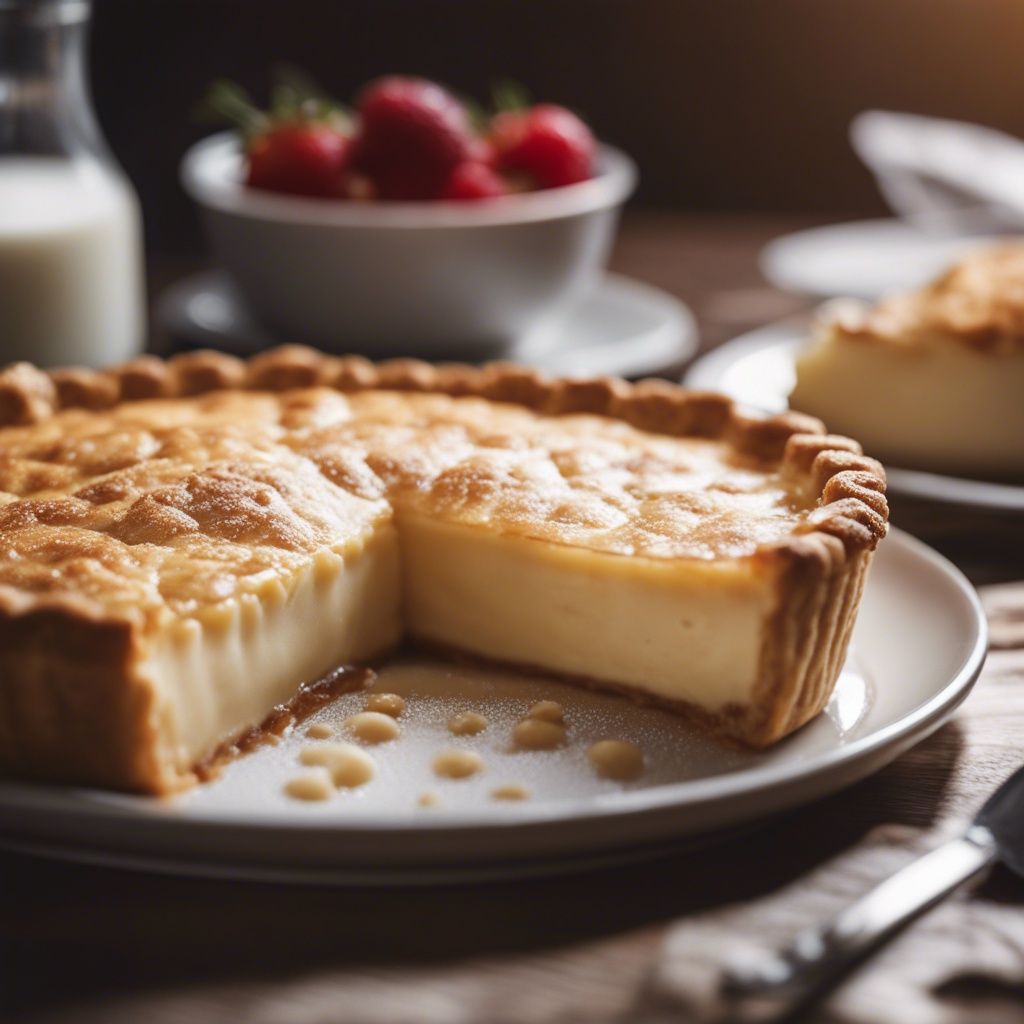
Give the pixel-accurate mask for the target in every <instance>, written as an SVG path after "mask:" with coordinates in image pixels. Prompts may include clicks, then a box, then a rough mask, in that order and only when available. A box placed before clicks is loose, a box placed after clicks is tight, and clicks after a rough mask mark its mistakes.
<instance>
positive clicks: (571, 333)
mask: <svg viewBox="0 0 1024 1024" xmlns="http://www.w3.org/2000/svg"><path fill="white" fill-rule="evenodd" d="M157 317H158V320H159V322H160V325H161V327H162V328H163V329H164V330H165V331H166V332H167V333H168V335H169V336H170V337H171V338H173V339H175V340H183V341H186V342H187V343H188V344H190V345H197V346H203V347H207V348H221V349H227V350H228V351H230V352H235V353H237V354H239V355H247V354H250V353H252V352H257V351H259V350H260V349H264V348H269V347H270V346H272V345H276V344H280V343H281V341H282V340H284V339H281V338H275V337H274V336H273V335H272V334H271V333H270V332H269V331H267V330H266V329H265V328H264V327H263V326H262V325H260V324H259V323H257V322H256V320H255V319H254V318H253V316H252V314H251V313H250V312H249V311H248V310H247V309H246V308H245V305H244V303H243V302H242V300H241V298H240V297H239V295H238V294H237V292H236V291H235V289H234V288H233V287H232V285H231V283H230V282H229V281H228V280H227V278H226V277H225V276H224V274H222V273H220V272H219V271H208V272H206V273H202V274H197V275H195V276H193V277H189V278H186V279H185V280H184V281H181V282H179V283H178V284H176V285H174V286H173V287H171V288H170V289H169V290H168V291H167V292H166V293H165V294H164V295H163V296H162V298H161V300H160V302H159V305H158V309H157ZM696 348H697V326H696V323H695V321H694V319H693V315H692V314H691V313H690V310H689V309H688V308H687V307H686V306H685V305H683V303H681V302H680V301H679V300H678V299H676V298H674V297H673V296H671V295H669V294H668V293H667V292H663V291H661V290H660V289H658V288H654V287H652V286H651V285H646V284H642V283H641V282H639V281H634V280H632V279H630V278H628V277H623V276H621V275H619V274H606V275H604V277H603V278H602V279H601V282H600V285H599V287H597V288H595V289H594V290H593V291H592V292H590V293H589V294H588V295H587V296H586V297H585V298H584V299H582V300H581V301H579V302H578V303H577V304H576V305H575V306H574V307H573V308H572V309H570V311H569V313H568V314H567V315H565V316H564V317H563V318H561V319H560V320H559V321H557V322H556V323H554V324H552V325H550V326H549V327H546V328H544V329H543V330H542V331H540V332H539V333H536V334H534V335H533V336H531V337H528V338H524V339H523V340H522V341H521V342H519V344H518V345H516V346H515V347H514V348H513V349H511V350H510V351H509V352H508V353H507V354H506V356H505V358H509V359H515V360H517V361H518V362H521V363H526V364H528V365H530V366H536V367H538V368H540V369H543V370H547V371H548V372H550V373H557V374H562V375H565V374H583V375H590V374H609V375H612V376H618V377H641V376H644V375H646V374H652V373H658V372H660V371H662V370H665V369H667V368H670V367H674V366H681V365H682V364H683V363H684V362H685V361H686V360H687V359H689V358H690V356H692V355H693V353H694V351H695V350H696Z"/></svg>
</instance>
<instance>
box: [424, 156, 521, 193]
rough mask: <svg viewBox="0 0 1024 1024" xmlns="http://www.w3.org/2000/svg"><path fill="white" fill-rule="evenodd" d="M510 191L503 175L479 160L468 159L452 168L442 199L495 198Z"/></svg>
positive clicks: (443, 189) (442, 191)
mask: <svg viewBox="0 0 1024 1024" xmlns="http://www.w3.org/2000/svg"><path fill="white" fill-rule="evenodd" d="M506 192H508V188H507V187H506V185H505V182H504V181H503V180H502V178H501V175H499V174H497V173H495V171H494V170H493V169H492V168H491V167H489V166H488V165H487V164H486V163H483V162H481V161H479V160H466V161H465V162H464V163H461V164H456V165H455V167H454V168H452V172H451V174H449V175H448V180H447V182H445V185H444V188H442V189H441V195H440V198H441V199H459V200H462V199H493V198H494V197H495V196H503V195H505V193H506Z"/></svg>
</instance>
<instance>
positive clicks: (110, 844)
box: [0, 531, 986, 884]
mask: <svg viewBox="0 0 1024 1024" xmlns="http://www.w3.org/2000/svg"><path fill="white" fill-rule="evenodd" d="M985 648H986V631H985V620H984V617H983V615H982V612H981V608H980V606H979V604H978V600H977V597H976V596H975V594H974V591H973V590H972V589H971V587H970V585H969V584H968V583H967V581H966V580H965V579H964V578H963V576H962V575H961V574H960V573H959V572H958V571H957V570H956V569H955V568H954V567H953V566H952V565H951V564H950V563H949V562H947V561H946V560H945V559H943V558H942V557H941V556H939V555H937V554H936V553H935V552H933V551H932V550H931V549H929V548H927V547H926V546H925V545H923V544H922V543H920V542H919V541H916V540H914V539H913V538H911V537H909V536H908V535H906V534H902V533H900V532H899V531H894V532H893V533H892V534H891V536H890V537H889V538H888V539H887V540H886V541H885V542H884V543H883V544H882V546H881V547H880V549H879V552H878V556H877V559H876V561H875V565H874V567H873V569H872V573H871V577H870V579H869V582H868V587H867V591H866V593H865V595H864V603H863V607H862V610H861V615H860V619H859V621H858V623H857V628H856V632H855V636H854V645H853V649H852V652H851V656H850V659H849V660H848V663H847V665H846V668H845V670H844V673H843V677H842V679H841V681H840V684H839V686H838V688H837V691H836V694H835V697H834V698H833V700H832V702H831V704H830V705H829V707H828V710H827V712H826V713H824V714H822V715H821V716H819V718H818V719H817V720H816V721H814V722H812V723H811V724H810V725H808V726H807V727H805V728H804V729H802V730H801V731H800V732H799V733H797V734H796V735H795V736H792V737H790V738H789V739H788V740H786V741H785V742H783V743H781V744H779V745H778V746H776V747H775V748H774V749H772V750H771V751H769V752H766V753H763V754H748V753H741V752H737V751H730V750H725V749H723V748H721V747H718V746H716V745H715V744H713V743H711V742H709V741H708V740H706V739H705V738H703V737H701V736H699V735H698V734H696V733H695V732H694V731H693V730H691V729H690V728H689V727H687V726H686V725H685V724H684V723H683V722H681V721H680V720H679V719H678V718H677V717H676V716H673V715H671V714H669V713H667V712H664V711H659V710H654V709H645V708H638V707H636V706H634V705H633V704H631V703H629V702H627V701H624V700H621V699H619V698H616V697H612V696H605V695H598V694H592V693H589V692H585V691H580V690H574V689H570V688H568V687H566V686H562V685H561V684H557V683H553V682H551V681H549V680H544V679H541V678H539V677H529V676H520V675H513V674H509V673H493V672H490V673H482V672H478V671H475V670H468V669H463V668H454V667H452V666H448V665H445V664H443V663H439V662H433V663H425V662H418V663H408V662H406V663H398V664H396V665H395V666H394V667H393V668H391V669H389V670H385V671H384V672H382V673H381V676H380V677H379V679H378V681H377V683H376V684H375V685H376V688H377V689H382V690H384V689H388V690H396V691H398V692H402V693H404V694H405V695H406V700H407V703H408V707H407V710H406V714H405V715H404V716H403V718H402V719H401V720H400V721H401V722H402V723H403V728H404V733H403V735H402V736H401V738H399V739H398V740H397V741H394V742H393V743H391V744H389V745H387V746H384V747H377V748H374V756H375V757H376V760H377V762H378V765H379V775H378V777H377V778H376V779H375V780H374V781H373V782H372V783H370V784H369V785H368V786H366V787H364V788H363V789H360V790H355V791H350V792H346V793H342V794H339V795H337V796H335V797H333V798H332V799H330V800H329V801H327V802H325V803H320V804H313V803H309V804H307V803H299V802H296V801H294V800H292V799H290V798H288V797H286V796H285V795H284V794H283V793H282V786H283V784H284V782H285V781H286V780H287V779H288V778H290V777H291V776H292V775H293V774H295V773H296V772H297V771H298V768H297V752H298V749H299V748H300V747H301V746H303V745H309V744H311V743H313V742H314V741H311V740H309V739H307V738H306V737H305V736H304V729H305V726H303V727H302V728H300V729H299V730H298V731H297V732H296V734H295V735H292V736H289V737H287V738H286V739H285V740H284V741H283V742H282V743H281V744H280V745H279V746H277V747H269V748H264V749H262V750H259V751H257V752H255V753H253V754H250V755H249V756H247V757H245V758H242V759H240V760H238V761H236V762H235V763H234V764H232V765H231V766H229V768H228V769H227V771H226V772H225V774H224V776H223V777H222V778H221V779H219V780H218V781H216V782H214V783H211V784H208V785H206V786H204V787H200V788H198V789H196V790H193V791H192V792H190V793H188V794H185V795H184V796H182V797H178V798H175V799H171V800H167V801H160V800H154V799H148V798H141V797H129V796H122V795H114V794H109V793H101V792H97V791H91V790H74V789H63V788H48V787H41V786H29V785H17V784H5V785H2V786H0V822H2V826H0V830H2V831H0V842H2V843H3V844H4V845H7V846H11V847H16V848H20V849H29V850H33V851H36V852H42V853H46V854H49V855H53V856H60V857H65V858H72V859H78V860H89V861H94V862H100V863H105V864H116V865H126V866H135V867H144V868H154V869H160V870H171V871H177V872H191V873H198V874H204V875H229V876H231V877H251V878H261V879H275V880H284V881H317V882H342V883H349V884H392V883H395V882H402V883H424V884H425V883H431V882H438V881H451V880H460V879H466V878H473V877H484V876H505V875H514V874H523V873H530V872H542V871H557V870H565V869H567V868H569V867H571V866H576V865H579V864H581V863H584V862H585V863H598V862H605V861H608V860H623V859H627V858H631V857H639V856H645V855H649V854H650V852H651V851H653V850H656V849H660V848H663V847H664V846H665V845H667V844H679V843H681V842H683V843H686V842H689V843H694V842H697V841H707V840H708V839H709V838H710V837H712V836H714V835H715V834H716V833H720V832H721V831H722V830H727V829H733V828H736V827H740V826H744V825H749V824H750V823H752V822H754V821H756V820H757V819H759V818H763V817H765V816H766V815H769V814H771V813H773V812H777V811H780V810H783V809H785V808H790V807H794V806H797V805H799V804H804V803H807V802H808V801H811V800H814V799H816V798H818V797H821V796H823V795H825V794H827V793H831V792H834V791H836V790H838V789H841V788H842V787H843V786H847V785H849V784H850V783H852V782H855V781H857V780H858V779H861V778H863V777H864V776H866V775H868V774H870V773H871V772H874V771H877V770H878V769H879V768H881V767H882V766H883V765H885V764H887V763H888V762H890V761H892V760H893V759H894V758H895V757H897V756H898V755H899V754H901V753H902V752H903V751H905V750H906V749H908V748H909V747H910V746H911V745H913V744H915V743H917V742H919V741H920V740H922V739H924V738H925V737H926V736H927V735H929V734H930V733H931V732H933V731H934V730H935V729H937V728H938V727H939V726H940V725H941V724H942V723H943V722H944V721H946V719H947V718H949V716H950V715H951V714H952V713H953V711H954V709H955V708H956V707H957V705H959V703H960V702H961V701H962V700H963V699H964V698H965V697H966V696H967V694H968V692H969V690H970V688H971V685H972V684H973V682H974V680H975V679H976V678H977V675H978V673H979V672H980V670H981V666H982V662H983V660H984V656H985ZM540 697H547V698H552V697H553V698H555V699H558V700H560V701H561V702H562V703H563V705H564V707H565V710H566V720H567V722H568V725H569V730H570V743H569V745H568V746H567V747H566V748H565V749H563V750H561V751H558V752H553V753H551V752H531V753H513V752H511V751H510V749H509V743H508V737H509V732H510V729H511V727H512V725H513V723H514V722H515V721H516V720H518V718H519V717H520V716H521V715H522V714H523V713H524V711H525V710H526V708H527V707H528V706H529V704H530V703H531V702H532V701H534V700H536V699H538V698H540ZM364 699H365V698H364V697H363V695H362V694H351V695H347V696H345V697H342V698H339V700H338V701H337V702H336V703H335V704H333V705H331V706H330V707H329V708H327V709H324V710H322V711H321V712H320V713H319V715H318V717H319V718H321V719H323V720H326V721H332V722H335V724H337V723H338V722H340V721H341V720H342V719H343V718H344V717H345V716H346V715H347V714H350V713H351V712H352V711H353V710H354V709H357V708H360V707H362V703H363V700H364ZM465 708H475V709H477V710H479V711H482V712H484V713H485V714H486V715H487V716H488V717H489V718H490V721H491V724H490V727H489V728H488V729H487V730H486V731H485V732H483V733H481V734H480V735H478V736H476V737H464V738H459V739H456V738H453V737H452V736H451V735H449V734H448V732H447V730H446V728H445V722H446V721H447V718H448V716H449V715H450V714H451V713H452V712H453V711H455V710H461V709H465ZM608 736H616V737H621V738H626V739H630V740H632V741H634V742H636V743H637V744H638V745H640V746H641V747H642V749H643V750H644V752H645V757H646V760H647V771H646V773H645V774H644V775H643V777H642V778H640V779H639V780H637V781H636V782H632V783H627V784H619V783H615V782H608V781H603V780H600V779H598V778H596V777H595V776H594V775H593V773H592V772H591V771H590V769H589V767H588V764H587V761H586V757H585V754H584V751H585V749H586V747H587V745H588V744H589V743H590V742H592V741H593V740H595V739H597V738H600V737H608ZM319 742H322V741H319ZM448 746H464V747H470V748H472V749H475V750H477V751H478V752H479V753H480V754H481V755H482V757H483V759H484V761H485V764H486V770H485V772H484V773H483V774H482V775H479V776H477V777H475V778H472V779H468V780H461V781H454V780H445V781H442V780H438V779H435V778H433V777H432V775H431V772H430V765H431V762H432V759H433V757H434V756H435V755H436V753H437V752H438V750H440V749H441V748H443V747H448ZM509 783H515V784H521V785H525V786H526V787H527V788H528V789H529V790H530V792H531V798H530V799H529V800H526V801H524V802H520V803H502V802H498V801H495V800H494V799H492V798H491V796H490V792H491V790H492V789H493V788H494V787H495V786H499V785H503V784H509ZM426 791H431V792H434V793H436V794H437V797H438V800H439V802H438V804H437V805H436V806H433V807H422V806H419V804H418V798H419V797H420V795H421V794H422V793H424V792H426Z"/></svg>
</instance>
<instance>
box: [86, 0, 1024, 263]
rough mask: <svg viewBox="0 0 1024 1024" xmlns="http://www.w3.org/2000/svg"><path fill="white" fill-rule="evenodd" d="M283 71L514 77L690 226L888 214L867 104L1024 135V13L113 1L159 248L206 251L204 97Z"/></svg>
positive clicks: (616, 0) (978, 3)
mask: <svg viewBox="0 0 1024 1024" xmlns="http://www.w3.org/2000/svg"><path fill="white" fill-rule="evenodd" d="M281 60H285V61H288V62H291V63H294V64H297V65H300V66H302V67H304V68H306V69H307V70H308V71H309V72H310V73H312V74H313V75H314V77H315V78H317V79H318V80H319V81H320V82H321V83H322V84H323V86H324V87H325V88H327V89H328V90H330V91H332V92H334V93H336V94H337V95H339V96H340V97H342V98H349V97H351V95H352V93H353V92H354V90H355V89H356V88H357V87H358V86H359V85H361V84H362V83H363V82H365V81H366V80H367V79H368V78H371V77H373V76H376V75H379V74H381V73H385V72H391V71H403V72H415V73H419V74H423V75H428V76H431V77H434V78H437V79H439V80H441V81H444V82H447V83H449V84H451V85H452V86H454V87H455V88H457V89H459V90H461V91H463V92H465V93H468V94H470V95H473V96H477V97H479V98H484V97H486V96H487V94H488V92H489V87H490V84H491V82H492V81H493V80H495V79H497V78H501V77H512V78H515V79H517V80H519V81H521V82H523V83H525V84H526V85H528V86H529V87H530V89H531V90H532V92H533V94H534V95H535V96H536V97H537V98H540V99H549V100H552V101H557V102H561V103H565V104H567V105H570V106H572V107H575V108H576V109H578V110H579V111H581V112H582V113H584V114H585V115H586V116H587V117H588V118H589V119H590V121H591V122H592V124H593V125H594V127H595V128H596V130H597V132H598V133H599V134H600V135H601V136H602V137H604V138H606V139H607V140H608V141H611V142H615V143H617V144H618V145H620V146H622V147H624V148H625V149H626V150H628V151H629V152H630V153H631V154H632V155H633V156H634V158H635V159H636V160H637V162H638V163H639V165H640V170H641V175H642V185H641V188H640V191H639V193H638V195H637V199H636V201H637V203H639V204H642V205H647V206H655V207H669V208H674V209H681V210H687V211H691V212H692V211H780V212H782V211H784V212H804V213H813V214H821V215H822V216H823V217H827V216H832V215H836V216H851V215H864V216H870V215H873V214H878V213H880V212H882V210H883V207H882V204H881V201H880V199H879V198H878V196H877V193H876V191H875V189H874V186H873V184H872V182H871V179H870V178H869V176H868V174H867V173H866V172H865V171H864V170H863V169H862V168H861V167H860V166H859V164H858V162H857V161H856V159H855V158H854V157H853V155H852V153H851V151H850V149H849V145H848V143H847V140H846V130H847V125H848V124H849V121H850V119H851V117H852V116H853V115H854V114H856V113H857V112H858V111H860V110H863V109H865V108H867V107H872V106H879V107H887V108H892V109H900V110H909V111H915V112H919V113H931V114H938V115H945V116H950V117H957V118H964V119H970V120H976V121H980V122H983V123H986V124H990V125H993V126H995V127H1000V128H1004V129H1006V130H1008V131H1011V132H1014V133H1016V134H1019V135H1024V3H1022V2H1020V0H96V16H95V27H94V33H93V55H92V61H93V63H92V73H93V81H94V89H95V99H96V105H97V108H98V110H99V114H100V118H101V120H102V122H103V124H104V127H105V130H106V132H107V136H108V138H109V140H110V142H111V144H112V145H113V148H114V149H115V151H116V153H117V154H118V156H119V158H120V160H121V161H122V163H123V164H124V166H125V167H126V169H127V170H128V172H129V174H130V175H131V177H132V179H133V180H134V181H135V183H136V185H137V187H138V189H139V191H140V193H141V195H142V198H143V203H144V206H145V212H146V222H147V230H148V233H149V238H148V241H149V245H150V247H151V249H155V250H158V251H160V252H174V253H176V252H192V251H196V250H197V249H198V246H199V244H200V243H199V234H198V228H197V224H196V220H195V217H194V216H193V214H192V211H191V210H190V209H189V207H188V204H187V203H186V201H185V199H184V197H183V196H182V194H181V191H180V188H179V186H178V183H177V176H176V175H177V163H178V160H179V158H180V156H181V154H182V152H183V151H184V149H185V148H186V147H187V145H188V144H189V142H191V141H192V140H193V139H195V138H197V137H199V136H200V135H202V134H204V133H205V132H208V131H209V130H210V129H209V128H208V127H203V126H201V125H197V124H196V123H194V121H192V120H191V119H190V112H191V110H192V108H193V105H194V104H195V102H196V100H197V99H198V98H199V97H200V96H201V94H202V93H203V91H204V88H205V86H206V84H207V83H208V82H209V81H210V80H211V79H212V78H215V77H218V76H228V77H231V78H235V79H238V80H239V81H241V82H242V83H244V84H245V85H246V86H247V87H249V88H250V89H252V90H254V91H256V92H257V93H258V94H259V95H261V96H262V95H263V94H264V93H265V88H266V82H267V69H268V67H269V66H270V65H272V64H273V63H274V62H275V61H281Z"/></svg>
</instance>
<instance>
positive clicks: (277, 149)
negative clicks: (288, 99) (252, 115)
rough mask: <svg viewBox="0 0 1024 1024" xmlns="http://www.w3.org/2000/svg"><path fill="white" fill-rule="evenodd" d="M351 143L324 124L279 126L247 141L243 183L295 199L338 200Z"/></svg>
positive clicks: (341, 190)
mask: <svg viewBox="0 0 1024 1024" xmlns="http://www.w3.org/2000/svg"><path fill="white" fill-rule="evenodd" d="M350 149H351V142H350V141H349V140H348V139H347V138H345V136H344V135H341V134H339V133H338V132H337V131H336V130H335V129H334V128H332V127H330V126H328V125H325V124H313V123H310V124H299V123H291V124H289V123H287V122H285V123H282V124H278V125H275V126H274V127H272V128H270V129H268V130H267V131H264V132H261V133H260V134H258V135H254V136H253V137H252V138H250V139H249V141H248V143H247V146H246V152H247V154H248V157H249V167H248V171H247V173H246V178H245V183H246V184H247V185H249V186H250V187H251V188H263V189H267V190H268V191H270V192H287V193H289V194H291V195H297V196H322V197H334V198H341V197H344V196H345V195H346V189H345V171H346V168H347V166H348V156H349V150H350Z"/></svg>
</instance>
